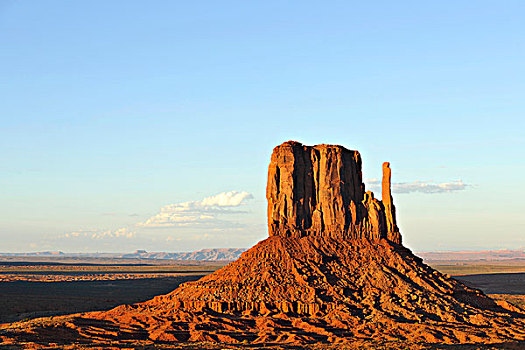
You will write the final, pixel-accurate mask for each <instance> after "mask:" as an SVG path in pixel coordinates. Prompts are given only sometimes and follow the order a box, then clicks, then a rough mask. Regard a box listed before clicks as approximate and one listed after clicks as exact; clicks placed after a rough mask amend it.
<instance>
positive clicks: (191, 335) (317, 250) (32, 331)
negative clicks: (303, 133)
mask: <svg viewBox="0 0 525 350" xmlns="http://www.w3.org/2000/svg"><path fill="white" fill-rule="evenodd" d="M383 169H384V177H383V198H382V201H379V200H378V199H376V198H374V195H373V193H372V192H365V191H364V185H363V183H362V175H361V159H360V156H359V153H358V152H356V151H349V150H347V149H345V148H344V147H341V146H332V145H319V146H313V147H308V146H303V145H301V144H300V143H297V142H286V143H284V144H282V145H280V146H278V147H276V148H275V149H274V152H273V154H272V160H271V163H270V167H269V171H268V187H267V192H266V195H267V198H268V230H269V235H270V237H268V238H267V239H265V240H263V241H261V242H259V243H258V244H257V245H255V246H254V247H253V248H251V249H249V250H248V251H246V252H244V253H243V254H242V255H241V257H240V258H239V259H238V260H236V261H234V262H232V263H231V264H229V265H227V266H225V267H224V268H222V269H220V270H218V271H216V272H215V273H213V274H211V275H208V276H206V277H204V278H202V279H200V280H198V281H195V282H189V283H186V284H184V285H182V286H180V287H179V288H177V289H176V290H174V291H173V292H171V293H169V294H167V295H164V296H159V297H156V298H154V299H152V300H150V301H147V302H145V303H140V304H135V305H124V306H120V307H117V308H115V309H113V310H110V311H106V312H92V313H86V314H80V315H73V316H69V317H62V318H56V317H55V318H53V319H52V320H48V321H46V322H43V321H39V322H38V323H21V324H15V325H11V326H9V327H8V328H5V329H4V333H3V336H2V337H3V339H4V341H11V342H13V341H14V342H17V341H38V342H43V341H46V340H47V341H50V340H54V341H56V340H57V339H58V338H59V339H60V340H61V341H62V342H99V343H103V344H114V343H115V342H116V341H117V340H118V342H121V343H123V344H130V343H133V342H134V344H135V343H140V342H143V343H144V342H152V341H153V342H164V341H173V342H187V341H189V342H194V341H213V342H226V343H235V342H242V341H248V342H253V343H298V344H302V343H314V342H326V343H345V342H352V343H356V342H357V344H359V343H358V342H359V341H362V339H371V340H373V341H374V342H379V343H384V342H387V345H386V346H390V347H392V348H399V343H396V341H400V340H401V341H402V342H403V346H404V347H405V346H406V344H407V343H428V342H429V343H436V342H444V343H465V342H471V343H491V342H511V341H525V319H524V316H525V314H523V313H522V312H521V311H519V309H518V311H516V309H512V308H510V307H507V308H505V305H504V304H503V303H500V304H499V305H498V304H497V303H495V302H494V301H493V300H492V299H490V298H488V297H487V296H485V295H484V294H483V293H482V292H480V291H478V290H475V289H471V288H468V287H467V286H465V285H463V284H462V283H460V282H458V281H456V280H454V279H452V278H450V277H449V276H445V275H443V274H441V273H439V272H437V271H435V270H433V269H432V268H430V267H429V266H427V265H425V264H423V263H422V260H421V259H420V258H418V257H416V256H414V255H413V254H412V252H410V250H408V249H406V248H404V247H403V246H402V245H401V237H400V234H399V230H398V229H397V226H396V221H395V210H394V206H393V204H392V197H391V194H390V168H389V166H388V163H386V164H385V165H384V167H383ZM50 330H53V331H50ZM388 342H392V343H388ZM140 344H142V343H140ZM148 344H149V343H148ZM389 344H390V345H389ZM383 346H385V345H384V344H383Z"/></svg>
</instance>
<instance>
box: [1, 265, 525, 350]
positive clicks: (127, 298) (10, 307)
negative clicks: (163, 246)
mask: <svg viewBox="0 0 525 350" xmlns="http://www.w3.org/2000/svg"><path fill="white" fill-rule="evenodd" d="M43 260H44V261H42V259H41V260H40V261H27V260H26V261H13V260H12V259H11V260H10V261H3V262H2V261H0V323H6V322H14V321H18V320H23V319H29V318H35V317H43V316H55V315H63V314H70V313H77V312H84V311H91V310H108V309H111V308H113V307H114V306H117V305H120V304H130V303H136V302H142V301H145V300H148V299H151V298H152V297H154V296H156V295H161V294H166V293H168V292H170V291H172V290H173V289H175V288H176V287H177V286H178V285H179V284H181V283H183V282H186V281H191V280H196V279H198V278H200V277H202V276H204V275H206V274H209V273H211V272H213V271H215V270H216V269H218V268H220V267H221V266H223V265H224V264H225V263H224V262H222V263H199V262H175V261H147V262H144V261H140V260H132V261H127V260H123V261H115V260H114V259H110V260H104V259H100V258H99V259H97V260H94V259H87V260H76V261H69V260H68V261H67V262H64V261H60V259H54V260H50V259H43ZM431 265H432V266H433V267H434V268H437V269H439V270H441V271H442V272H445V273H448V274H450V275H452V276H453V277H454V278H456V279H458V280H461V281H463V282H465V283H467V284H468V285H469V286H472V287H475V288H479V289H481V290H483V291H484V292H485V293H487V294H493V295H492V297H494V298H497V299H502V300H506V301H508V302H510V303H512V304H514V305H517V306H520V307H524V306H525V263H522V264H516V263H511V264H502V263H480V262H474V263H465V262H444V263H443V262H439V263H434V264H432V263H431ZM400 346H401V345H400ZM498 346H499V347H498ZM7 348H8V347H5V346H1V345H0V349H7ZM146 348H147V347H145V349H146ZM157 348H158V347H157ZM167 348H178V349H197V348H198V349H206V348H207V349H219V348H221V347H216V346H215V345H211V344H201V345H177V346H176V347H167ZM222 348H223V347H222ZM222 348H221V349H222ZM229 348H231V349H234V348H238V347H229ZM270 348H271V347H270ZM285 348H286V347H283V346H279V347H276V349H285ZM291 348H293V347H290V349H291ZM328 348H329V347H326V346H324V347H323V346H319V347H312V349H328ZM360 348H366V347H362V346H361V347H360ZM369 348H374V349H376V348H377V349H380V348H381V345H380V344H371V345H370V347H369ZM400 348H402V347H400ZM441 348H442V349H449V348H450V347H446V346H443V347H441ZM455 348H457V349H471V348H469V347H455ZM506 348H507V347H505V344H501V345H492V347H486V349H506ZM346 349H353V348H352V347H351V346H348V347H346ZM484 349H485V348H484Z"/></svg>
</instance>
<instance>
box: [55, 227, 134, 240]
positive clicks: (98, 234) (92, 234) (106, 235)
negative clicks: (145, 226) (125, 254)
mask: <svg viewBox="0 0 525 350" xmlns="http://www.w3.org/2000/svg"><path fill="white" fill-rule="evenodd" d="M134 236H135V232H134V231H132V230H130V229H128V228H124V227H123V228H119V229H118V230H114V231H112V230H92V231H84V230H79V231H73V232H69V233H66V234H65V235H64V236H63V237H64V238H79V237H84V238H91V239H97V240H102V239H111V238H133V237H134Z"/></svg>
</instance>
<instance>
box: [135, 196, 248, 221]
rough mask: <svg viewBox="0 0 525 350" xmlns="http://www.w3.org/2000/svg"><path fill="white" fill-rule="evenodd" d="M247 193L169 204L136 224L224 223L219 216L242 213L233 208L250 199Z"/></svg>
mask: <svg viewBox="0 0 525 350" xmlns="http://www.w3.org/2000/svg"><path fill="white" fill-rule="evenodd" d="M252 198H253V196H252V195H251V194H250V193H248V192H238V191H230V192H223V193H219V194H217V195H215V196H211V197H206V198H204V199H202V200H200V201H189V202H182V203H175V204H169V205H166V206H164V207H162V208H161V209H160V213H158V214H156V215H154V216H152V217H150V218H149V219H147V220H146V221H144V222H141V223H138V224H137V226H139V227H148V228H153V227H157V228H158V227H177V226H178V227H184V226H196V225H207V226H214V225H218V224H223V223H225V221H224V220H221V219H219V218H218V216H219V215H224V214H234V213H242V211H239V210H236V209H234V208H237V207H240V206H243V205H245V204H246V202H247V201H248V200H250V199H252Z"/></svg>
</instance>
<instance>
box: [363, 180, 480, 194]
mask: <svg viewBox="0 0 525 350" xmlns="http://www.w3.org/2000/svg"><path fill="white" fill-rule="evenodd" d="M365 182H366V184H367V187H369V188H371V189H373V190H379V189H381V182H380V181H379V180H378V179H368V180H365ZM468 186H470V185H468V184H466V183H464V182H463V181H462V180H457V181H452V182H442V183H435V182H432V181H413V182H399V183H393V184H392V192H394V193H414V192H420V193H428V194H433V193H447V192H455V191H462V190H465V189H466V188H467V187H468Z"/></svg>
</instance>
